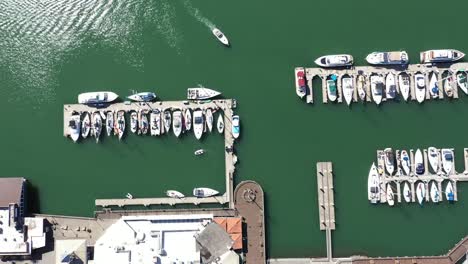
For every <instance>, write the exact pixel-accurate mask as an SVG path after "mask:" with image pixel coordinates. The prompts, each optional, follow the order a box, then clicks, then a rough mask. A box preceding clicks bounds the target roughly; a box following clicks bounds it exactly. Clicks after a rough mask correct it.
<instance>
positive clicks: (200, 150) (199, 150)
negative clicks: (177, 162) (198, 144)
mask: <svg viewBox="0 0 468 264" xmlns="http://www.w3.org/2000/svg"><path fill="white" fill-rule="evenodd" d="M193 154H195V156H200V155H203V154H205V150H204V149H197V150H195V152H194V153H193Z"/></svg>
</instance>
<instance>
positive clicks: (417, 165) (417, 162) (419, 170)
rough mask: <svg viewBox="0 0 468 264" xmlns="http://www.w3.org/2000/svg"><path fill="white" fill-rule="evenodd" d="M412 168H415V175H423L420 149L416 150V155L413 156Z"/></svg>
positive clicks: (422, 160)
mask: <svg viewBox="0 0 468 264" xmlns="http://www.w3.org/2000/svg"><path fill="white" fill-rule="evenodd" d="M414 166H415V168H416V174H418V175H423V174H424V159H423V155H422V152H421V150H420V149H417V150H416V153H415V154H414Z"/></svg>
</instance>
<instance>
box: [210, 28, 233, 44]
mask: <svg viewBox="0 0 468 264" xmlns="http://www.w3.org/2000/svg"><path fill="white" fill-rule="evenodd" d="M211 32H212V33H213V35H214V36H215V37H216V38H217V39H218V40H219V42H221V43H223V44H224V45H225V46H229V40H228V39H227V37H226V35H224V33H223V32H221V30H219V29H218V28H213V29H212V30H211Z"/></svg>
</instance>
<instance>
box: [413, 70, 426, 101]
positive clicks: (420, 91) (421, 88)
mask: <svg viewBox="0 0 468 264" xmlns="http://www.w3.org/2000/svg"><path fill="white" fill-rule="evenodd" d="M414 82H415V84H416V89H415V90H416V91H415V93H416V100H417V101H418V102H419V103H422V102H424V99H426V79H425V78H424V75H423V74H422V73H416V74H415V75H414Z"/></svg>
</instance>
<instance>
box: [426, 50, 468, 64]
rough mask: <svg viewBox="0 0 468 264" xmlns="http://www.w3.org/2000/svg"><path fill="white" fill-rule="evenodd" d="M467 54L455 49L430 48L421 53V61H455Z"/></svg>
mask: <svg viewBox="0 0 468 264" xmlns="http://www.w3.org/2000/svg"><path fill="white" fill-rule="evenodd" d="M464 56H465V53H463V52H461V51H458V50H454V49H440V50H428V51H423V52H421V53H420V59H421V63H436V62H454V61H457V60H460V59H461V58H463V57H464Z"/></svg>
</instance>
